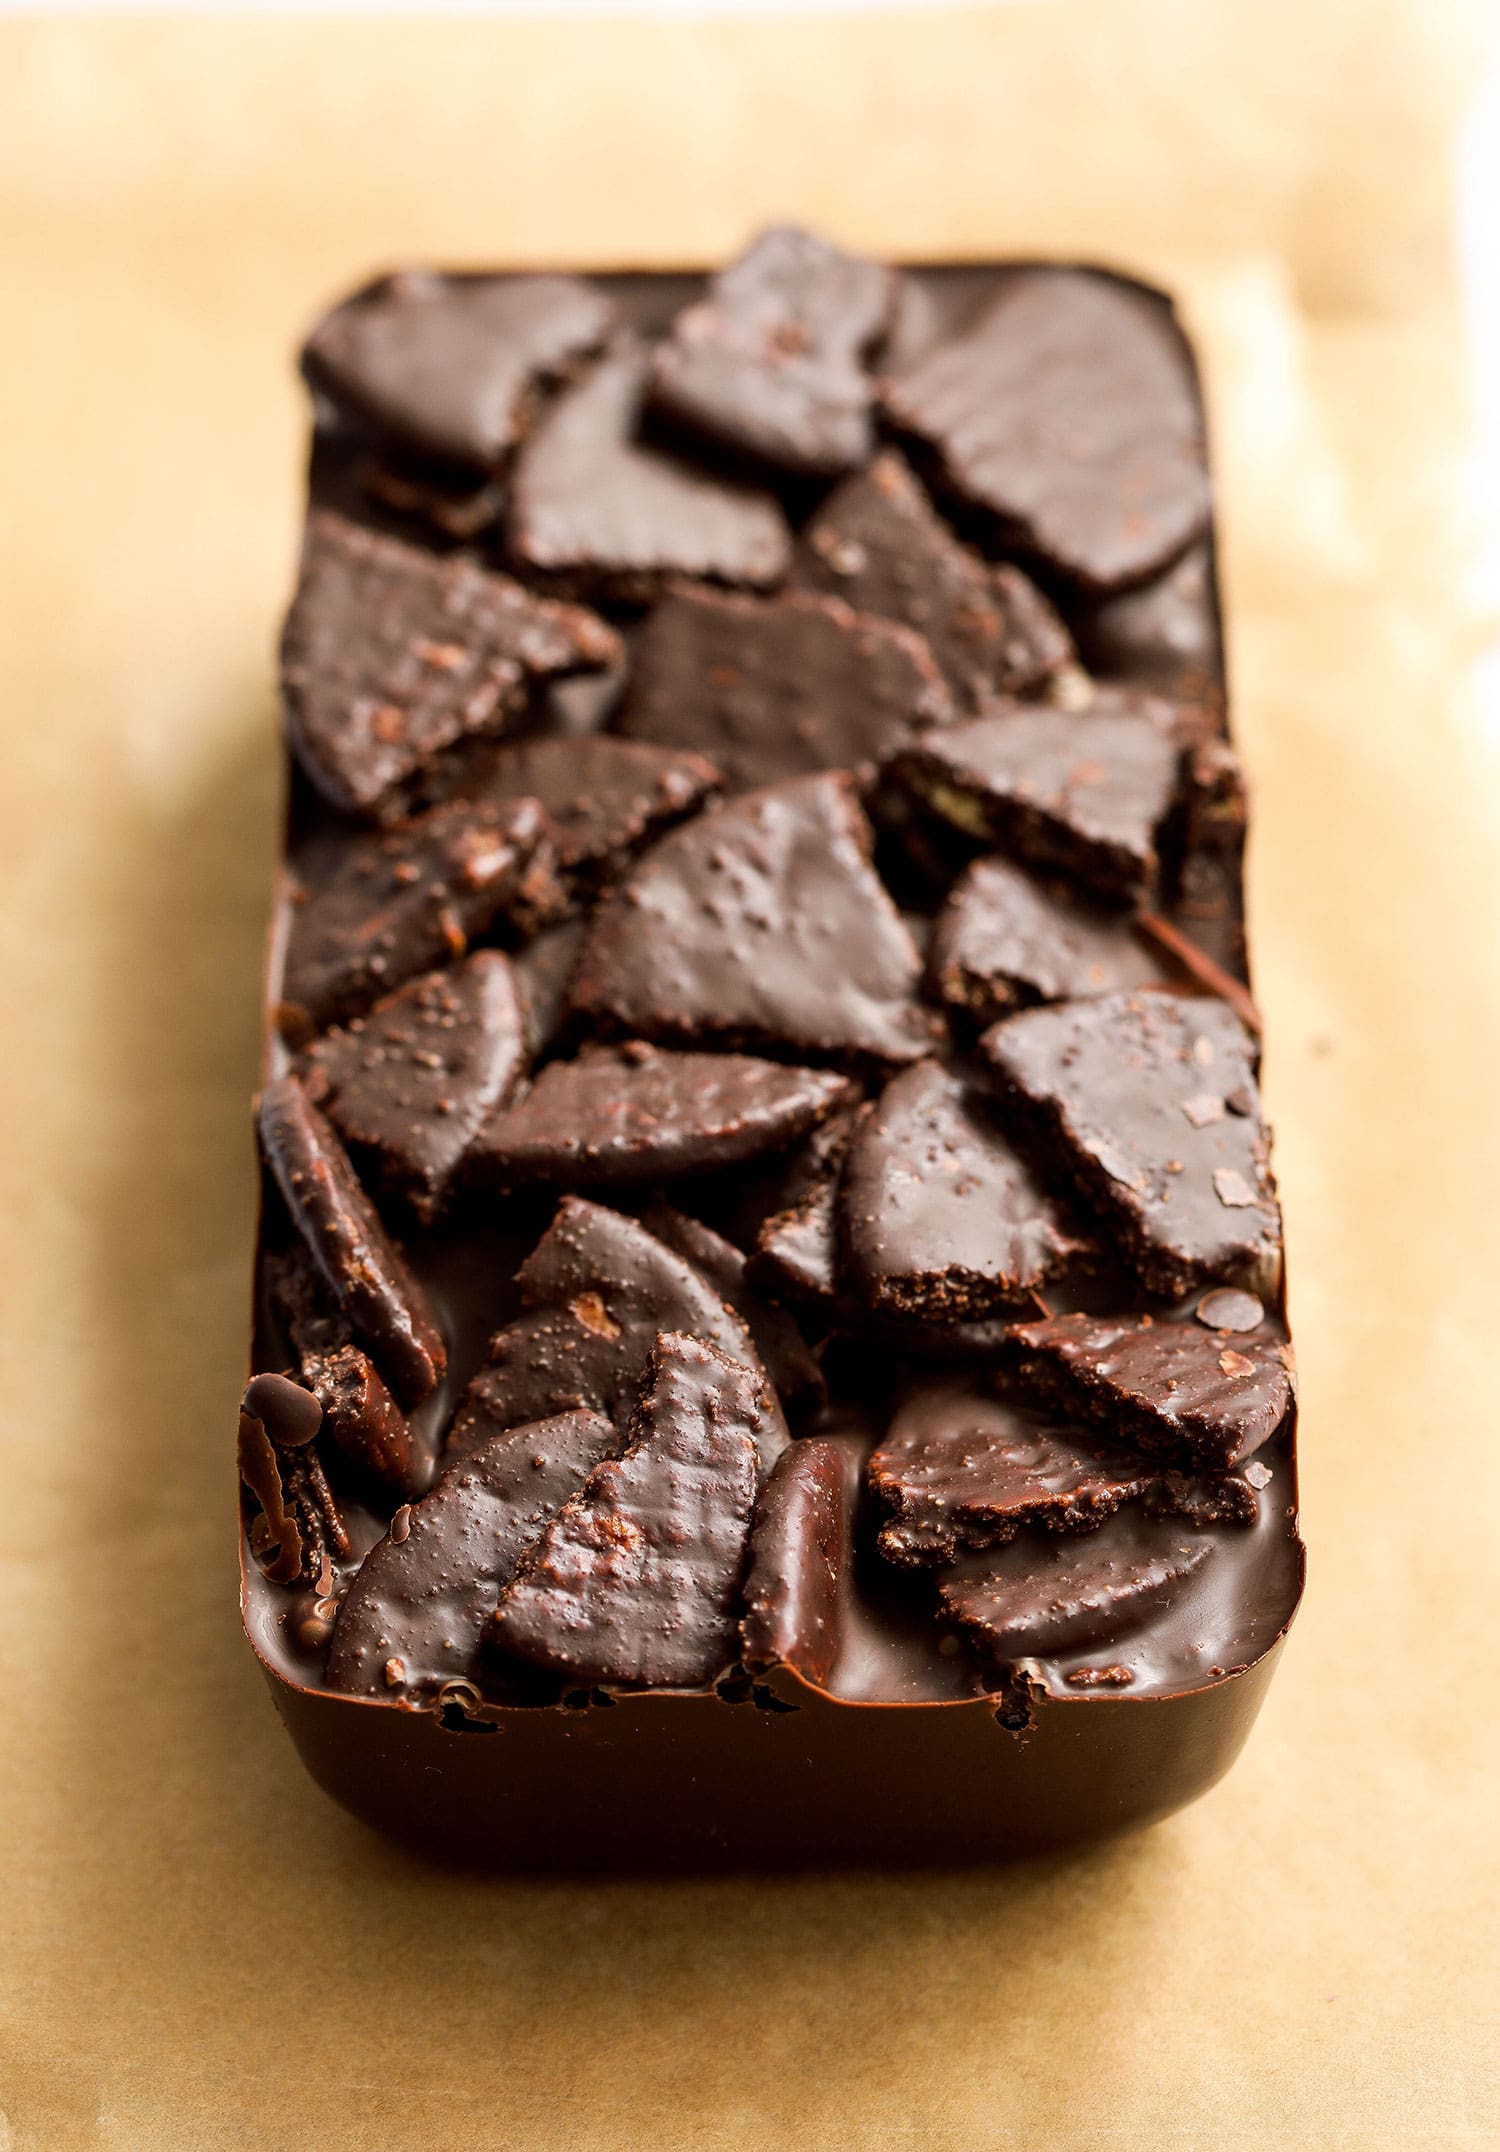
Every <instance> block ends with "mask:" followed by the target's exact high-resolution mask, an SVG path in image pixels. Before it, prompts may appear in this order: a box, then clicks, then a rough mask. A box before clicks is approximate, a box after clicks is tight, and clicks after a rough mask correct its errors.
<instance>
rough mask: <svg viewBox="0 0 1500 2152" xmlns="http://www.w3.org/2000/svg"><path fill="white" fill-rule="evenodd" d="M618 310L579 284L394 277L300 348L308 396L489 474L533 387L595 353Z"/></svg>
mask: <svg viewBox="0 0 1500 2152" xmlns="http://www.w3.org/2000/svg"><path fill="white" fill-rule="evenodd" d="M614 313H615V310H614V308H613V307H612V306H611V304H610V302H609V301H608V300H607V299H606V298H605V297H604V295H603V294H602V292H599V291H596V290H595V289H594V288H593V287H592V286H591V285H588V284H585V283H583V282H582V281H581V280H580V279H579V278H577V277H564V276H514V277H447V276H433V275H431V274H430V273H428V272H426V271H423V270H409V269H408V270H403V271H401V272H399V273H398V274H396V275H395V276H389V277H383V278H382V279H381V280H380V281H379V282H378V283H376V284H373V285H371V286H370V287H369V288H368V289H367V290H365V291H361V292H356V293H355V295H354V296H353V298H351V299H346V300H345V301H344V303H343V305H342V306H338V307H335V308H334V310H333V312H332V313H331V314H329V315H328V316H327V317H326V318H325V319H324V320H323V321H320V322H319V323H318V326H317V327H316V328H315V329H314V330H313V332H312V334H311V336H310V337H309V338H308V340H307V343H306V345H305V346H304V347H303V352H302V366H303V371H304V372H305V374H306V375H307V378H308V380H309V381H310V382H311V384H312V386H313V387H314V388H316V389H319V390H321V391H322V393H323V394H324V395H326V396H328V397H331V398H332V400H333V401H334V402H335V403H337V404H338V405H339V406H340V407H341V408H342V409H343V410H345V411H347V412H350V413H353V414H354V415H355V416H356V417H358V418H360V419H362V420H363V421H364V422H365V424H366V425H368V426H371V427H373V428H374V429H375V430H376V431H377V432H378V433H380V434H382V435H384V436H385V437H387V438H388V439H389V440H391V441H393V442H395V443H397V444H399V445H400V446H402V447H405V448H409V449H415V450H417V451H419V452H421V453H423V454H426V455H429V456H436V457H439V458H441V459H443V460H446V461H450V462H454V463H464V464H478V465H481V466H483V465H489V464H493V463H496V462H498V461H499V459H500V458H501V457H502V456H503V455H504V454H505V452H506V450H507V449H508V448H509V447H510V446H511V445H512V443H513V442H514V441H515V439H516V437H517V435H518V434H519V433H520V431H521V429H522V427H523V425H524V423H525V420H526V417H527V415H528V409H529V405H530V402H531V398H532V394H533V391H534V389H535V385H536V383H537V382H538V380H539V379H540V378H546V377H548V376H551V375H555V374H557V373H558V372H559V371H560V370H561V368H562V367H563V365H564V364H565V363H566V361H567V360H569V359H570V358H573V357H574V356H575V355H576V354H578V353H580V352H584V351H591V350H593V349H595V348H596V347H597V346H598V345H599V344H600V343H602V342H603V340H604V338H605V336H606V335H607V334H608V332H609V329H610V325H611V323H612V322H613V320H614Z"/></svg>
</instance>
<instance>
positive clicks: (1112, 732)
mask: <svg viewBox="0 0 1500 2152" xmlns="http://www.w3.org/2000/svg"><path fill="white" fill-rule="evenodd" d="M1180 761H1181V751H1180V748H1179V746H1178V743H1177V740H1176V738H1175V736H1174V733H1173V729H1172V710H1171V706H1170V705H1169V704H1167V703H1162V702H1158V701H1156V700H1155V699H1154V698H1152V697H1150V696H1144V695H1137V694H1134V693H1132V692H1131V691H1129V690H1127V689H1124V688H1101V689H1100V690H1099V692H1098V693H1097V694H1096V695H1095V696H1094V698H1093V700H1092V702H1091V703H1090V704H1089V706H1088V708H1087V709H1085V710H1052V709H1038V708H1036V707H1034V706H1032V705H1028V704H1026V703H1018V702H1008V701H1002V700H1000V699H999V698H997V699H996V700H994V701H993V702H992V703H991V704H990V705H989V708H988V711H987V713H986V715H985V716H983V717H976V718H971V719H970V720H969V721H968V722H967V723H966V724H962V725H954V726H951V727H949V728H947V729H946V730H944V731H939V732H929V733H925V734H924V735H923V736H922V738H921V739H920V740H918V741H916V742H915V743H914V744H913V745H912V746H911V747H910V748H908V749H907V750H905V752H904V753H903V754H902V755H901V756H900V757H899V758H898V761H897V765H896V775H897V776H898V777H899V778H900V780H901V781H902V783H903V784H905V785H906V786H907V787H908V788H909V789H910V790H911V791H912V792H913V793H915V795H916V796H917V798H919V799H920V800H922V801H923V802H924V803H925V804H926V806H928V807H929V808H930V809H931V810H932V811H933V812H934V813H935V814H938V815H941V816H942V817H943V818H944V820H946V821H949V822H952V823H954V824H955V825H956V826H957V827H958V828H959V829H961V830H963V831H965V832H966V833H967V834H968V835H970V836H973V837H979V838H982V839H984V840H985V841H986V842H988V843H992V844H996V845H999V846H1000V847H1001V848H1002V849H1003V850H1005V851H1007V852H1012V853H1014V854H1015V855H1016V856H1017V857H1018V858H1020V859H1023V860H1028V861H1030V862H1031V863H1032V864H1033V865H1035V866H1037V867H1041V868H1044V869H1055V870H1057V871H1058V872H1060V873H1062V874H1065V875H1067V876H1068V877H1069V879H1070V880H1072V881H1076V882H1078V883H1079V884H1080V885H1081V886H1082V887H1083V888H1084V889H1086V890H1091V891H1093V892H1094V893H1095V894H1096V895H1098V896H1100V897H1103V898H1104V899H1106V900H1107V901H1109V902H1113V903H1121V904H1128V903H1135V902H1138V901H1140V900H1141V899H1142V898H1144V897H1145V896H1146V895H1147V894H1148V893H1149V892H1150V891H1151V889H1152V888H1153V886H1154V884H1155V881H1156V874H1157V852H1156V832H1157V830H1158V828H1159V827H1160V825H1161V823H1162V822H1163V821H1164V819H1165V818H1166V815H1167V813H1168V811H1169V809H1170V808H1171V806H1172V803H1173V800H1174V798H1175V796H1176V790H1177V772H1178V765H1179V763H1180Z"/></svg>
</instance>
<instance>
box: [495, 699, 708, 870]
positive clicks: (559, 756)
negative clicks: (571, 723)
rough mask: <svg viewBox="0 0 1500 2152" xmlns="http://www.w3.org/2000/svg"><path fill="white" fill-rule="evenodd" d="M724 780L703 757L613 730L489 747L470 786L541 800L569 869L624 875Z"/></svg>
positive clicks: (498, 795) (499, 795)
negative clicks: (622, 737) (632, 862)
mask: <svg viewBox="0 0 1500 2152" xmlns="http://www.w3.org/2000/svg"><path fill="white" fill-rule="evenodd" d="M718 785H719V773H718V771H717V770H716V769H715V768H714V765H713V764H712V763H711V762H710V761H708V760H707V759H706V758H705V757H704V756H703V755H699V754H694V753H692V752H689V751H683V750H673V749H672V748H669V747H656V746H649V745H647V744H646V743H644V742H642V741H638V740H618V739H616V738H614V736H613V735H612V734H610V733H589V734H586V735H584V736H582V737H578V738H558V739H549V738H546V737H538V738H534V739H526V740H507V741H505V742H504V743H502V744H501V745H500V746H498V747H495V748H492V749H490V750H488V751H487V753H486V755H485V758H484V760H483V762H482V764H480V765H478V766H477V767H476V768H475V770H474V772H473V774H472V778H471V781H470V785H469V790H470V792H471V795H472V796H473V797H474V798H476V799H484V800H491V801H494V802H496V803H497V804H498V803H500V802H501V801H504V800H513V799H527V798H530V799H534V800H539V801H540V802H541V804H542V806H543V807H544V808H545V809H546V811H547V819H548V821H549V822H550V823H551V825H552V829H553V836H554V842H555V844H556V847H557V864H558V867H559V868H560V870H561V871H562V872H563V873H564V874H568V875H577V876H581V877H584V878H585V879H587V880H589V881H593V880H608V879H610V878H612V877H613V876H614V875H616V874H618V873H619V872H620V871H621V869H622V868H623V867H624V865H625V864H626V862H627V861H628V860H629V858H630V856H631V854H632V853H634V852H636V851H638V850H639V849H640V847H641V846H642V845H643V844H646V843H648V842H649V841H650V840H651V839H652V838H653V837H655V836H657V835H659V833H660V832H661V831H662V830H664V829H665V828H666V827H667V826H668V824H670V823H672V822H680V821H681V820H682V818H683V816H684V815H689V814H691V813H692V812H693V810H694V808H696V807H701V806H702V804H703V802H704V801H705V800H706V799H707V798H708V796H709V794H710V793H711V792H715V791H717V789H718Z"/></svg>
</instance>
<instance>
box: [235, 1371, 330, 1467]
mask: <svg viewBox="0 0 1500 2152" xmlns="http://www.w3.org/2000/svg"><path fill="white" fill-rule="evenodd" d="M240 1410H241V1411H242V1412H248V1413H249V1414H250V1416H251V1418H252V1419H256V1420H259V1422H260V1424H261V1426H262V1427H263V1428H264V1429H265V1431H266V1434H267V1436H268V1438H269V1439H270V1440H271V1441H272V1442H274V1443H275V1444H276V1447H277V1448H278V1449H283V1450H295V1449H301V1448H302V1446H303V1444H304V1443H307V1442H311V1440H312V1438H313V1436H314V1435H315V1434H316V1433H317V1431H318V1429H319V1427H321V1425H322V1424H323V1408H322V1406H321V1405H320V1404H319V1403H318V1400H317V1399H316V1397H314V1396H313V1395H312V1393H311V1391H309V1390H306V1389H304V1388H303V1386H302V1384H301V1383H300V1382H291V1381H289V1380H288V1378H287V1377H286V1376H285V1375H276V1374H265V1375H256V1376H253V1377H252V1378H251V1381H250V1383H249V1386H248V1387H247V1389H246V1391H245V1395H244V1399H243V1401H242V1403H241V1406H240Z"/></svg>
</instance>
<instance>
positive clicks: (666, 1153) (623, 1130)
mask: <svg viewBox="0 0 1500 2152" xmlns="http://www.w3.org/2000/svg"><path fill="white" fill-rule="evenodd" d="M851 1088H852V1087H851V1085H850V1083H849V1080H848V1078H847V1077H843V1076H836V1075H834V1074H832V1073H831V1072H830V1071H829V1070H827V1069H798V1068H787V1067H786V1066H785V1065H784V1064H783V1063H781V1062H779V1061H759V1060H753V1059H751V1058H750V1057H749V1056H748V1055H744V1054H694V1053H674V1052H672V1051H671V1050H670V1049H668V1048H665V1047H659V1046H649V1045H646V1044H644V1043H643V1042H642V1041H640V1040H632V1041H630V1042H629V1043H628V1044H626V1045H624V1046H617V1047H611V1046H595V1047H590V1048H587V1049H586V1050H585V1051H584V1052H583V1053H581V1054H580V1055H579V1056H578V1058H577V1060H576V1061H552V1062H549V1063H548V1065H547V1067H546V1068H544V1069H543V1070H542V1072H541V1074H540V1075H539V1076H538V1077H537V1079H536V1081H535V1083H534V1084H533V1085H532V1086H531V1089H530V1090H529V1091H528V1092H527V1093H526V1096H525V1097H524V1098H523V1099H521V1100H520V1101H519V1102H518V1103H517V1104H515V1105H513V1106H506V1107H504V1108H503V1109H502V1110H501V1111H500V1112H499V1113H497V1114H496V1115H494V1116H493V1118H492V1119H491V1120H490V1121H489V1122H488V1124H487V1125H486V1126H485V1127H484V1128H483V1129H482V1130H481V1132H480V1134H479V1137H478V1139H477V1141H476V1142H475V1144H474V1147H473V1150H472V1151H471V1153H470V1155H469V1161H468V1171H469V1173H470V1175H471V1177H473V1178H475V1179H478V1180H482V1181H484V1182H486V1183H488V1184H489V1185H491V1186H493V1187H497V1188H520V1187H524V1186H526V1185H528V1184H531V1183H536V1182H543V1183H549V1184H550V1185H551V1186H553V1187H554V1188H625V1187H641V1186H644V1185H646V1184H647V1183H649V1182H653V1181H658V1182H659V1181H670V1180H676V1179H678V1178H679V1177H680V1176H682V1175H684V1174H693V1173H706V1172H712V1171H714V1170H715V1169H720V1168H723V1167H725V1166H733V1165H738V1164H740V1163H741V1162H743V1161H744V1160H745V1159H749V1158H755V1157H758V1156H760V1155H761V1154H762V1153H763V1152H766V1151H772V1150H779V1149H780V1148H782V1147H783V1146H784V1145H786V1144H788V1143H795V1142H796V1141H797V1140H798V1139H799V1138H800V1137H802V1136H805V1135H806V1134H807V1132H808V1130H809V1129H810V1128H812V1127H813V1126H814V1124H815V1123H817V1122H818V1121H820V1120H822V1119H823V1118H824V1116H825V1115H826V1114H829V1113H832V1112H833V1111H834V1109H835V1108H836V1107H838V1106H840V1105H842V1104H843V1103H844V1102H845V1101H846V1100H847V1099H848V1097H849V1095H850V1091H851Z"/></svg>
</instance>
